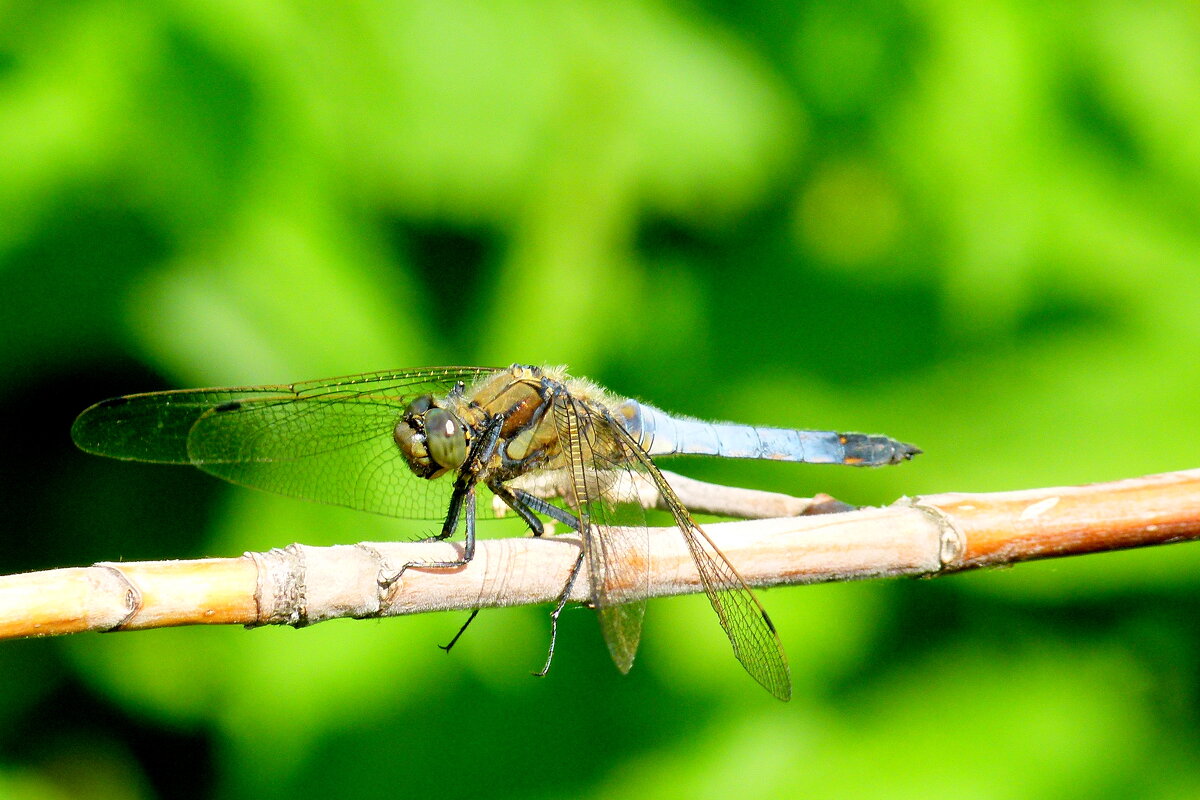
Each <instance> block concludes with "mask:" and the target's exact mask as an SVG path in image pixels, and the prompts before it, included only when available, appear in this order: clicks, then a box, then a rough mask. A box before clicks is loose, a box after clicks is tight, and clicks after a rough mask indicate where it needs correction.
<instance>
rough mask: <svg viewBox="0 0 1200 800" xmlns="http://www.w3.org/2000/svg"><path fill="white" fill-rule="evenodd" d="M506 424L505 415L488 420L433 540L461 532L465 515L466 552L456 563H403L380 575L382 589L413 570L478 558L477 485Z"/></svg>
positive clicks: (454, 566)
mask: <svg viewBox="0 0 1200 800" xmlns="http://www.w3.org/2000/svg"><path fill="white" fill-rule="evenodd" d="M503 424H504V415H503V414H496V415H495V416H493V417H492V418H491V419H490V420H488V423H487V426H486V427H485V428H484V429H483V434H482V435H481V436H480V437H479V438H478V439H477V440H476V441H475V443H474V444H473V445H472V446H471V451H470V452H469V453H468V454H467V460H466V461H465V462H464V463H463V466H462V468H461V469H460V470H459V472H458V478H456V479H455V481H454V493H453V494H451V495H450V508H449V509H448V510H447V511H446V521H445V522H444V523H443V524H442V532H441V533H439V534H438V535H436V536H434V537H433V538H434V539H436V540H443V539H449V538H450V537H451V536H453V535H454V533H455V531H457V530H458V520H459V518H460V517H462V516H464V512H465V516H466V529H467V530H466V541H465V543H464V544H463V553H462V556H461V557H460V558H457V559H455V560H453V561H410V562H408V563H407V564H402V565H401V566H400V569H399V570H397V571H396V574H395V575H388V576H380V579H379V583H380V585H381V586H384V587H388V586H391V585H392V584H394V583H395V582H396V581H398V580H400V577H401V576H402V575H404V573H405V572H406V571H407V570H408V569H409V568H410V567H421V568H423V569H424V568H429V569H457V568H458V567H461V566H463V565H464V564H466V563H467V562H468V561H470V560H471V559H472V558H474V557H475V483H476V482H477V481H478V480H479V473H480V471H481V470H482V469H483V466H484V465H485V464H487V462H488V460H489V459H491V457H492V454H493V453H495V451H496V445H497V443H498V442H499V441H500V426H501V425H503Z"/></svg>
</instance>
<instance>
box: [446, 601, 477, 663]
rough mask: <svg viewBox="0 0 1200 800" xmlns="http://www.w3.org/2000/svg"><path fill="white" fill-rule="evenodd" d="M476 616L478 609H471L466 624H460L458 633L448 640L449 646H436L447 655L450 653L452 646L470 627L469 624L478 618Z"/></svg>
mask: <svg viewBox="0 0 1200 800" xmlns="http://www.w3.org/2000/svg"><path fill="white" fill-rule="evenodd" d="M478 616H479V609H478V608H472V609H471V616H469V617H467V621H466V622H464V623H463V624H462V627H461V628H459V629H458V633H456V634H454V638H453V639H451V640H450V644H439V645H438V647H440V648H441V649H443V650H445V651H446V652H447V653H449V652H450V648H451V647H454V645H455V644H456V643H457V642H458V640H459V638H461V637H462V635H463V634H464V633H466V632H467V627H468V626H470V624H471V623H472V622H474V621H475V618H476V617H478Z"/></svg>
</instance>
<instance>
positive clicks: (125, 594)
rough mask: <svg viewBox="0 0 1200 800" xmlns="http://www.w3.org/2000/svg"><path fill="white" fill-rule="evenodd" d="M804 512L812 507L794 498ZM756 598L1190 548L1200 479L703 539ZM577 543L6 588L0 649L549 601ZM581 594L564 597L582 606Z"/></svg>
mask: <svg viewBox="0 0 1200 800" xmlns="http://www.w3.org/2000/svg"><path fill="white" fill-rule="evenodd" d="M799 503H800V504H801V505H804V506H805V507H806V508H809V507H810V506H811V503H810V502H809V503H806V501H799ZM706 530H707V531H708V533H709V535H710V536H711V537H712V539H713V541H714V542H715V543H716V544H717V546H719V547H720V548H721V549H722V551H724V553H725V554H726V555H727V556H728V557H729V559H730V560H731V561H732V562H733V563H734V565H735V566H736V567H737V568H738V571H739V572H740V573H741V574H742V575H743V576H744V577H745V578H746V580H747V581H749V582H750V583H751V584H752V585H755V586H774V585H781V584H802V583H816V582H821V581H838V580H856V579H862V578H874V577H892V576H900V575H920V576H933V575H940V574H945V573H949V572H958V571H961V570H967V569H973V568H977V567H984V566H994V565H999V564H1011V563H1014V562H1018V561H1027V560H1031V559H1039V558H1053V557H1059V556H1069V555H1081V554H1085V553H1093V552H1099V551H1105V550H1119V549H1124V548H1130V547H1143V546H1148V545H1157V544H1166V543H1168V542H1176V541H1184V540H1190V539H1196V538H1200V469H1197V470H1187V471H1183V472H1171V473H1164V474H1161V475H1151V476H1147V477H1143V478H1133V479H1129V480H1123V481H1116V482H1112V483H1101V484H1093V485H1089V486H1078V487H1058V488H1050V489H1034V490H1028V491H1020V492H998V493H987V494H957V493H955V494H940V495H928V496H924V497H916V498H905V499H902V500H900V501H897V502H896V503H894V504H892V505H891V506H888V507H886V508H865V509H859V510H856V511H849V512H844V513H837V514H826V515H821V516H801V517H791V518H780V519H763V520H749V521H742V522H730V523H718V524H713V525H708V526H706ZM650 541H651V554H652V559H651V564H650V595H651V596H662V595H672V594H683V593H688V592H696V591H699V590H700V588H701V587H700V583H699V579H698V576H697V574H696V569H695V566H694V565H693V563H692V559H691V557H690V555H689V554H688V551H687V549H686V547H685V546H684V543H683V539H682V537H681V536H680V535H679V533H678V531H676V530H674V529H672V528H660V529H654V530H652V531H651V540H650ZM579 546H580V542H579V539H578V537H577V536H575V535H565V536H555V537H546V538H543V539H533V538H531V537H526V538H513V539H494V540H488V541H482V542H480V543H479V547H478V549H477V551H476V554H475V559H474V560H473V561H472V562H471V563H469V564H467V565H466V566H464V567H462V568H460V569H455V570H420V569H410V570H408V571H407V572H405V573H404V576H403V578H402V579H401V580H400V581H397V582H396V583H394V584H391V585H390V586H387V587H386V588H385V585H384V584H385V582H381V581H380V577H381V576H387V575H389V574H392V573H394V571H395V568H396V567H397V566H398V565H400V564H404V563H406V562H411V561H425V560H440V559H445V558H447V556H448V554H452V553H454V551H455V550H456V549H457V548H458V547H459V546H458V545H456V544H454V543H450V542H433V543H359V544H356V545H341V546H336V547H308V546H305V545H300V544H293V545H290V546H289V547H287V548H284V549H282V550H271V551H270V552H267V553H247V554H245V555H244V556H242V557H240V558H213V559H200V560H195V561H156V562H131V563H107V564H97V565H94V566H91V567H81V568H71V569H55V570H49V571H45V572H33V573H26V574H23V575H11V576H7V577H2V578H0V638H16V637H22V636H39V635H52V634H63V633H75V632H80V631H89V630H91V631H111V630H137V629H142V628H156V627H166V626H172V625H198V624H231V623H236V624H241V625H268V624H290V625H297V626H300V625H308V624H312V623H315V622H320V621H322V620H326V619H334V618H338V617H357V618H362V617H382V616H393V615H398V614H412V613H418V612H422V611H439V610H446V609H473V608H481V607H491V606H511V605H521V604H528V603H544V602H550V601H552V600H553V599H555V598H556V597H557V596H558V594H559V592H561V591H562V587H563V586H564V585H565V581H566V579H567V574H568V572H569V571H570V569H571V566H572V565H573V564H574V562H575V556H576V554H577V553H578V549H577V548H578V547H579ZM587 586H588V581H587V580H586V576H584V579H582V580H579V581H578V582H577V583H576V589H575V591H574V592H573V593H572V597H571V599H572V600H574V601H585V600H586V599H587V588H586V587H587Z"/></svg>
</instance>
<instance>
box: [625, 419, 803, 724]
mask: <svg viewBox="0 0 1200 800" xmlns="http://www.w3.org/2000/svg"><path fill="white" fill-rule="evenodd" d="M609 430H610V431H612V433H613V434H614V435H615V436H616V437H617V438H618V439H620V441H621V443H622V444H623V446H624V449H625V452H627V453H628V454H629V455H630V457H631V459H632V460H634V461H636V462H637V464H638V465H640V467H641V470H642V471H643V472H644V473H645V474H647V475H649V477H650V479H651V480H653V481H654V484H655V486H657V487H658V490H659V492H660V493H661V495H662V497H663V499H664V500H665V501H666V502H667V505H668V506H669V507H670V510H671V514H672V515H673V516H674V517H675V524H676V525H677V526H678V527H679V530H680V531H682V532H683V538H684V540H685V541H686V542H687V546H688V550H689V551H691V554H692V559H693V560H694V561H695V562H696V568H697V570H699V573H700V581H701V583H703V584H704V593H705V594H707V595H708V600H709V602H710V603H712V607H713V610H714V611H716V612H717V618H718V619H720V621H721V627H722V628H724V629H725V635H726V636H728V637H729V643H730V644H731V645H733V653H734V655H735V656H737V660H738V661H740V662H741V663H742V666H743V667H744V668H745V669H746V671H747V672H749V673H750V675H751V677H753V678H754V680H756V681H758V682H759V683H760V684H762V686H763V688H765V689H766V690H767V691H768V692H770V693H771V694H773V695H775V696H776V697H778V698H779V699H780V700H788V699H790V698H791V696H792V679H791V673H790V671H789V670H788V663H787V655H786V654H785V653H784V651H783V644H782V643H781V642H780V641H779V634H777V633H776V632H775V625H774V624H773V623H772V622H771V618H770V617H768V616H767V612H766V609H764V608H763V606H762V604H761V603H760V602H759V601H758V598H757V597H755V596H754V592H753V591H751V590H750V587H749V586H748V585H747V584H746V581H745V580H744V579H743V578H742V576H741V575H739V574H738V571H737V570H736V569H735V568H734V566H733V565H732V564H730V563H729V559H727V558H726V557H725V554H724V553H722V552H721V551H720V550H719V549H717V547H716V545H714V544H713V543H712V540H711V539H709V538H708V534H707V533H705V532H704V530H703V529H702V528H701V527H700V526H699V525H697V524H696V521H695V520H693V519H692V515H691V514H690V513H689V512H688V510H687V508H685V507H684V505H683V503H682V502H681V501H680V499H679V497H678V496H677V495H676V494H675V492H674V491H673V490H672V489H671V486H670V484H668V483H667V480H666V478H664V477H663V475H662V473H661V472H659V470H658V468H657V467H656V466H655V465H654V462H653V461H652V460H651V459H650V456H649V455H648V454H647V453H646V451H645V450H643V449H642V448H641V446H640V445H638V443H637V442H636V441H635V440H634V439H633V437H632V436H630V434H629V433H628V432H627V431H626V430H625V429H624V428H623V427H621V426H620V425H618V424H617V423H616V422H615V421H614V422H612V424H611V425H610V426H609Z"/></svg>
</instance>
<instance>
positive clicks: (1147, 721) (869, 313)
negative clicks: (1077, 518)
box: [0, 0, 1200, 798]
mask: <svg viewBox="0 0 1200 800" xmlns="http://www.w3.org/2000/svg"><path fill="white" fill-rule="evenodd" d="M1198 129H1200V11H1198V9H1197V7H1196V5H1195V4H1194V3H1190V2H1184V0H1175V1H1174V2H1170V1H1168V2H1160V3H1153V4H1142V3H1137V2H1133V0H1111V1H1106V0H1093V1H1091V2H1074V3H1062V4H1046V5H1039V4H1031V3H1024V2H1019V1H1018V0H985V1H984V2H981V3H966V4H963V3H955V2H938V0H924V1H922V0H917V2H909V3H899V2H887V1H886V0H861V1H860V2H851V3H846V4H836V5H835V4H826V3H819V2H812V3H793V4H788V3H765V2H763V3H735V2H725V1H724V0H697V2H693V3H687V2H647V3H635V2H625V1H624V0H618V1H617V2H577V3H547V4H539V3H523V2H516V1H515V0H511V1H510V0H497V1H496V2H458V1H457V0H444V1H443V2H437V3H435V2H413V3H400V2H340V3H317V2H265V1H264V2H252V3H242V2H229V1H225V2H220V1H218V0H201V1H200V2H187V0H182V1H179V2H157V3H134V2H104V1H103V0H99V1H97V2H72V3H66V2H62V3H60V2H16V3H13V2H4V3H0V308H2V309H3V313H2V314H0V353H2V357H0V368H2V369H3V371H4V380H3V382H2V383H0V405H2V409H0V411H2V417H0V418H2V419H3V420H4V423H3V429H4V433H3V439H2V440H0V442H2V446H3V453H4V458H3V463H4V467H3V468H4V471H5V474H4V479H3V483H2V484H0V501H2V502H0V508H3V509H4V512H5V513H4V515H5V522H6V527H7V532H6V534H5V535H3V536H0V572H2V573H10V572H17V571H22V570H28V569H44V568H51V567H57V566H67V565H76V564H87V563H90V562H93V561H98V560H118V559H126V560H133V559H157V558H187V557H198V556H204V555H224V556H228V555H237V554H239V553H241V552H243V551H245V550H252V549H266V548H270V547H276V546H284V545H286V544H288V543H290V542H293V541H301V542H305V543H308V544H324V543H348V542H354V541H358V540H360V539H385V538H399V537H408V536H412V535H416V534H419V533H420V532H421V531H422V530H428V528H429V526H430V524H431V523H411V522H404V521H400V522H397V521H394V520H386V519H381V518H374V517H371V516H370V515H366V514H355V513H353V512H348V511H342V510H340V509H329V508H324V507H319V506H314V505H311V504H308V503H303V502H299V501H291V500H286V499H281V498H275V497H271V496H267V495H263V494H260V493H256V492H252V491H249V490H240V489H235V488H232V487H228V486H225V485H223V484H220V483H219V482H218V481H216V480H213V479H210V478H208V477H206V476H204V475H202V474H200V473H198V472H196V471H194V470H189V469H183V468H179V469H173V468H167V467H152V466H145V465H135V464H121V463H117V462H112V461H106V460H103V459H98V458H94V457H89V456H85V455H83V454H81V453H79V452H76V451H75V450H74V449H73V447H72V445H71V443H70V439H69V435H68V432H69V429H70V424H71V420H72V419H73V417H74V415H75V414H76V413H78V412H79V411H80V410H82V409H83V408H84V407H85V406H86V405H88V404H90V403H92V402H94V401H96V400H99V399H102V398H104V397H107V396H111V395H115V394H123V393H127V392H134V391H144V390H153V389H162V388H169V387H176V386H195V385H213V384H217V385H219V384H237V383H247V382H249V383H267V382H280V381H289V380H297V379H305V378H314V377H321V376H324V375H334V374H343V373H353V372H361V371H367V370H375V369H382V368H389V367H402V366H417V365H425V364H444V363H445V364H458V363H467V364H476V363H479V364H501V365H503V364H508V363H511V362H514V361H521V362H532V363H567V364H569V365H570V366H571V368H572V370H573V372H575V373H576V374H580V375H586V376H589V377H591V378H594V379H595V380H597V381H599V382H601V383H603V384H605V385H607V386H609V387H610V388H612V389H613V390H614V391H616V392H619V393H624V394H629V395H635V396H638V397H640V398H642V399H645V400H648V401H651V402H653V403H655V404H657V405H660V406H661V407H664V408H667V409H670V410H673V411H678V412H682V413H687V414H692V415H696V416H704V417H716V418H727V419H728V418H732V419H737V420H740V421H746V422H758V423H770V424H776V425H794V426H806V427H821V428H841V429H849V430H867V431H878V432H886V433H889V434H891V435H894V436H897V437H899V438H902V439H905V440H907V441H912V442H916V443H918V444H919V445H920V446H922V447H923V448H924V449H925V451H926V455H924V456H922V457H921V458H920V459H918V461H916V462H914V463H912V464H906V465H903V466H900V467H896V468H890V469H886V470H877V471H862V470H845V469H836V468H830V467H819V466H798V465H778V464H711V463H702V462H701V461H694V462H678V461H676V462H672V463H671V464H669V465H668V466H669V467H670V468H673V469H677V470H679V471H681V472H685V473H688V474H692V475H695V476H698V477H702V478H707V479H713V480H719V481H723V482H728V483H732V484H739V485H748V486H756V487H760V488H766V489H773V490H780V491H788V492H791V493H794V494H811V493H812V492H815V491H826V492H830V493H833V494H834V495H836V496H838V497H840V498H842V499H845V500H847V501H850V502H855V503H887V502H890V501H892V500H894V499H895V498H897V497H899V496H901V495H906V494H907V495H913V494H920V493H930V492H938V491H950V490H964V491H994V490H1002V489H1011V488H1022V487H1035V486H1042V485H1054V484H1074V483H1083V482H1088V481H1098V480H1108V479H1115V478H1122V477H1130V476H1136V475H1140V474H1145V473H1152V472H1161V471H1167V470H1173V469H1181V468H1188V467H1196V466H1200V457H1198V456H1197V452H1198V450H1197V446H1196V443H1197V430H1198V428H1200V402H1198V401H1197V395H1198V392H1200V358H1198V357H1197V351H1198V349H1200V313H1198V312H1200V272H1198V267H1200V135H1198V134H1197V130H1198ZM491 531H492V533H493V534H495V535H519V534H520V533H521V529H520V526H519V525H514V524H512V523H511V522H505V523H495V524H493V525H491ZM1197 567H1200V549H1197V548H1196V547H1195V546H1188V545H1180V546H1173V547H1165V548H1157V549H1153V550H1146V551H1137V552H1129V553H1120V554H1107V555H1101V556H1094V557H1087V558H1079V559H1071V560H1065V561H1061V562H1043V563H1040V564H1030V565H1023V566H1020V567H1017V568H1015V569H1011V570H1003V571H995V572H988V573H975V574H966V575H960V576H956V577H953V578H947V579H943V580H936V581H894V582H872V583H862V584H843V585H828V586H821V587H807V588H787V589H777V590H772V591H767V592H763V593H762V598H763V600H764V602H765V604H766V605H767V607H768V608H769V609H770V611H771V613H772V615H773V616H774V618H775V620H776V622H777V624H778V627H779V629H780V631H781V634H782V637H783V640H784V643H785V645H786V647H787V648H788V652H789V654H790V657H791V661H792V669H793V675H794V679H795V684H796V693H795V698H794V700H793V701H792V702H791V703H790V704H787V705H784V704H781V703H778V702H777V701H775V700H773V699H772V698H771V697H769V696H768V695H767V694H766V693H765V692H763V691H762V690H761V689H759V688H758V687H757V686H756V685H755V684H754V683H753V682H752V681H751V680H749V679H748V678H747V677H746V675H745V674H744V673H743V672H742V671H741V670H740V669H739V668H738V665H737V663H736V662H735V661H734V660H733V658H731V657H730V652H729V648H728V645H727V643H726V642H725V640H724V637H723V635H722V634H721V631H720V629H719V627H718V625H717V623H716V620H715V618H714V617H713V615H712V612H711V610H710V609H709V608H708V606H707V603H706V602H705V600H704V599H703V598H702V597H700V598H696V597H689V598H676V599H671V600H662V601H655V602H653V603H652V604H651V607H650V611H649V616H648V620H647V630H646V636H645V639H644V642H643V647H642V651H641V653H640V655H639V659H638V662H637V663H636V665H635V667H634V669H633V671H632V673H631V674H630V675H629V676H627V677H622V676H620V675H619V674H618V673H617V672H616V671H615V670H614V669H613V668H612V664H611V663H610V661H609V658H608V655H607V652H606V650H605V648H604V646H603V644H602V642H601V639H600V635H599V631H598V628H597V625H596V621H595V619H594V614H593V613H592V612H589V611H586V610H576V611H572V612H569V613H568V614H566V615H565V617H564V624H563V626H562V629H561V631H560V638H559V652H558V656H557V658H556V662H555V665H554V669H553V670H552V672H551V674H550V675H549V677H547V678H546V679H544V680H535V679H533V678H531V677H529V675H528V673H529V671H530V670H531V669H534V668H536V667H537V666H538V665H539V664H540V663H541V659H542V658H543V655H544V652H545V650H544V648H545V646H546V643H547V633H548V623H547V609H546V608H532V609H530V608H525V609H510V610H503V611H489V612H486V613H485V614H483V615H482V616H481V618H480V619H479V620H478V621H477V622H476V624H475V625H474V626H473V628H472V630H471V631H470V632H469V633H468V635H467V636H466V637H465V638H464V640H463V641H462V642H461V643H460V644H459V646H458V647H457V648H456V649H455V651H454V652H453V653H452V654H451V655H450V656H448V657H447V656H445V655H443V654H442V653H441V652H440V651H438V650H437V649H436V648H435V647H434V645H435V644H436V643H442V642H444V641H446V640H447V639H448V637H449V636H450V635H451V634H452V633H453V632H454V631H455V630H456V629H457V627H458V625H459V624H460V622H461V621H462V618H463V617H462V615H461V614H442V615H428V616H425V617H413V618H405V619H393V620H385V621H378V622H350V621H345V622H341V621H339V622H330V623H326V624H323V625H319V626H316V627H314V628H311V629H307V630H303V631H295V630H291V629H263V630H256V631H244V630H241V629H238V628H228V629H219V628H214V629H201V628H192V629H179V630H162V631H150V632H144V633H132V634H120V635H109V636H101V635H84V636H77V637H70V638H64V639H60V640H42V641H20V642H6V643H3V645H2V646H0V679H2V683H3V686H4V687H5V689H4V690H3V691H0V797H3V798H7V797H14V798H56V797H68V796H70V797H77V796H88V797H114V798H145V797H220V798H249V797H255V798H271V797H280V798H282V797H304V796H313V797H327V796H354V795H358V796H363V795H367V796H398V797H407V796H423V795H437V796H439V797H443V798H456V797H479V796H489V797H513V798H526V797H547V798H549V797H561V796H571V797H635V796H645V797H678V798H685V797H686V798H695V797H729V796H738V797H759V796H761V797H779V796H787V795H804V796H815V797H829V796H842V797H844V796H858V797H868V798H872V797H879V798H884V797H887V798H895V797H927V796H939V795H951V796H957V797H979V798H1041V797H1068V798H1075V797H1078V798H1082V797H1122V798H1124V797H1129V796H1139V797H1179V796H1189V795H1190V796H1197V795H1198V794H1200V759H1198V755H1200V707H1198V692H1200V637H1198V635H1197V630H1196V628H1197V612H1198V611H1200V603H1198V601H1197V591H1196V590H1197V588H1198V585H1200V580H1198V577H1197Z"/></svg>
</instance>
